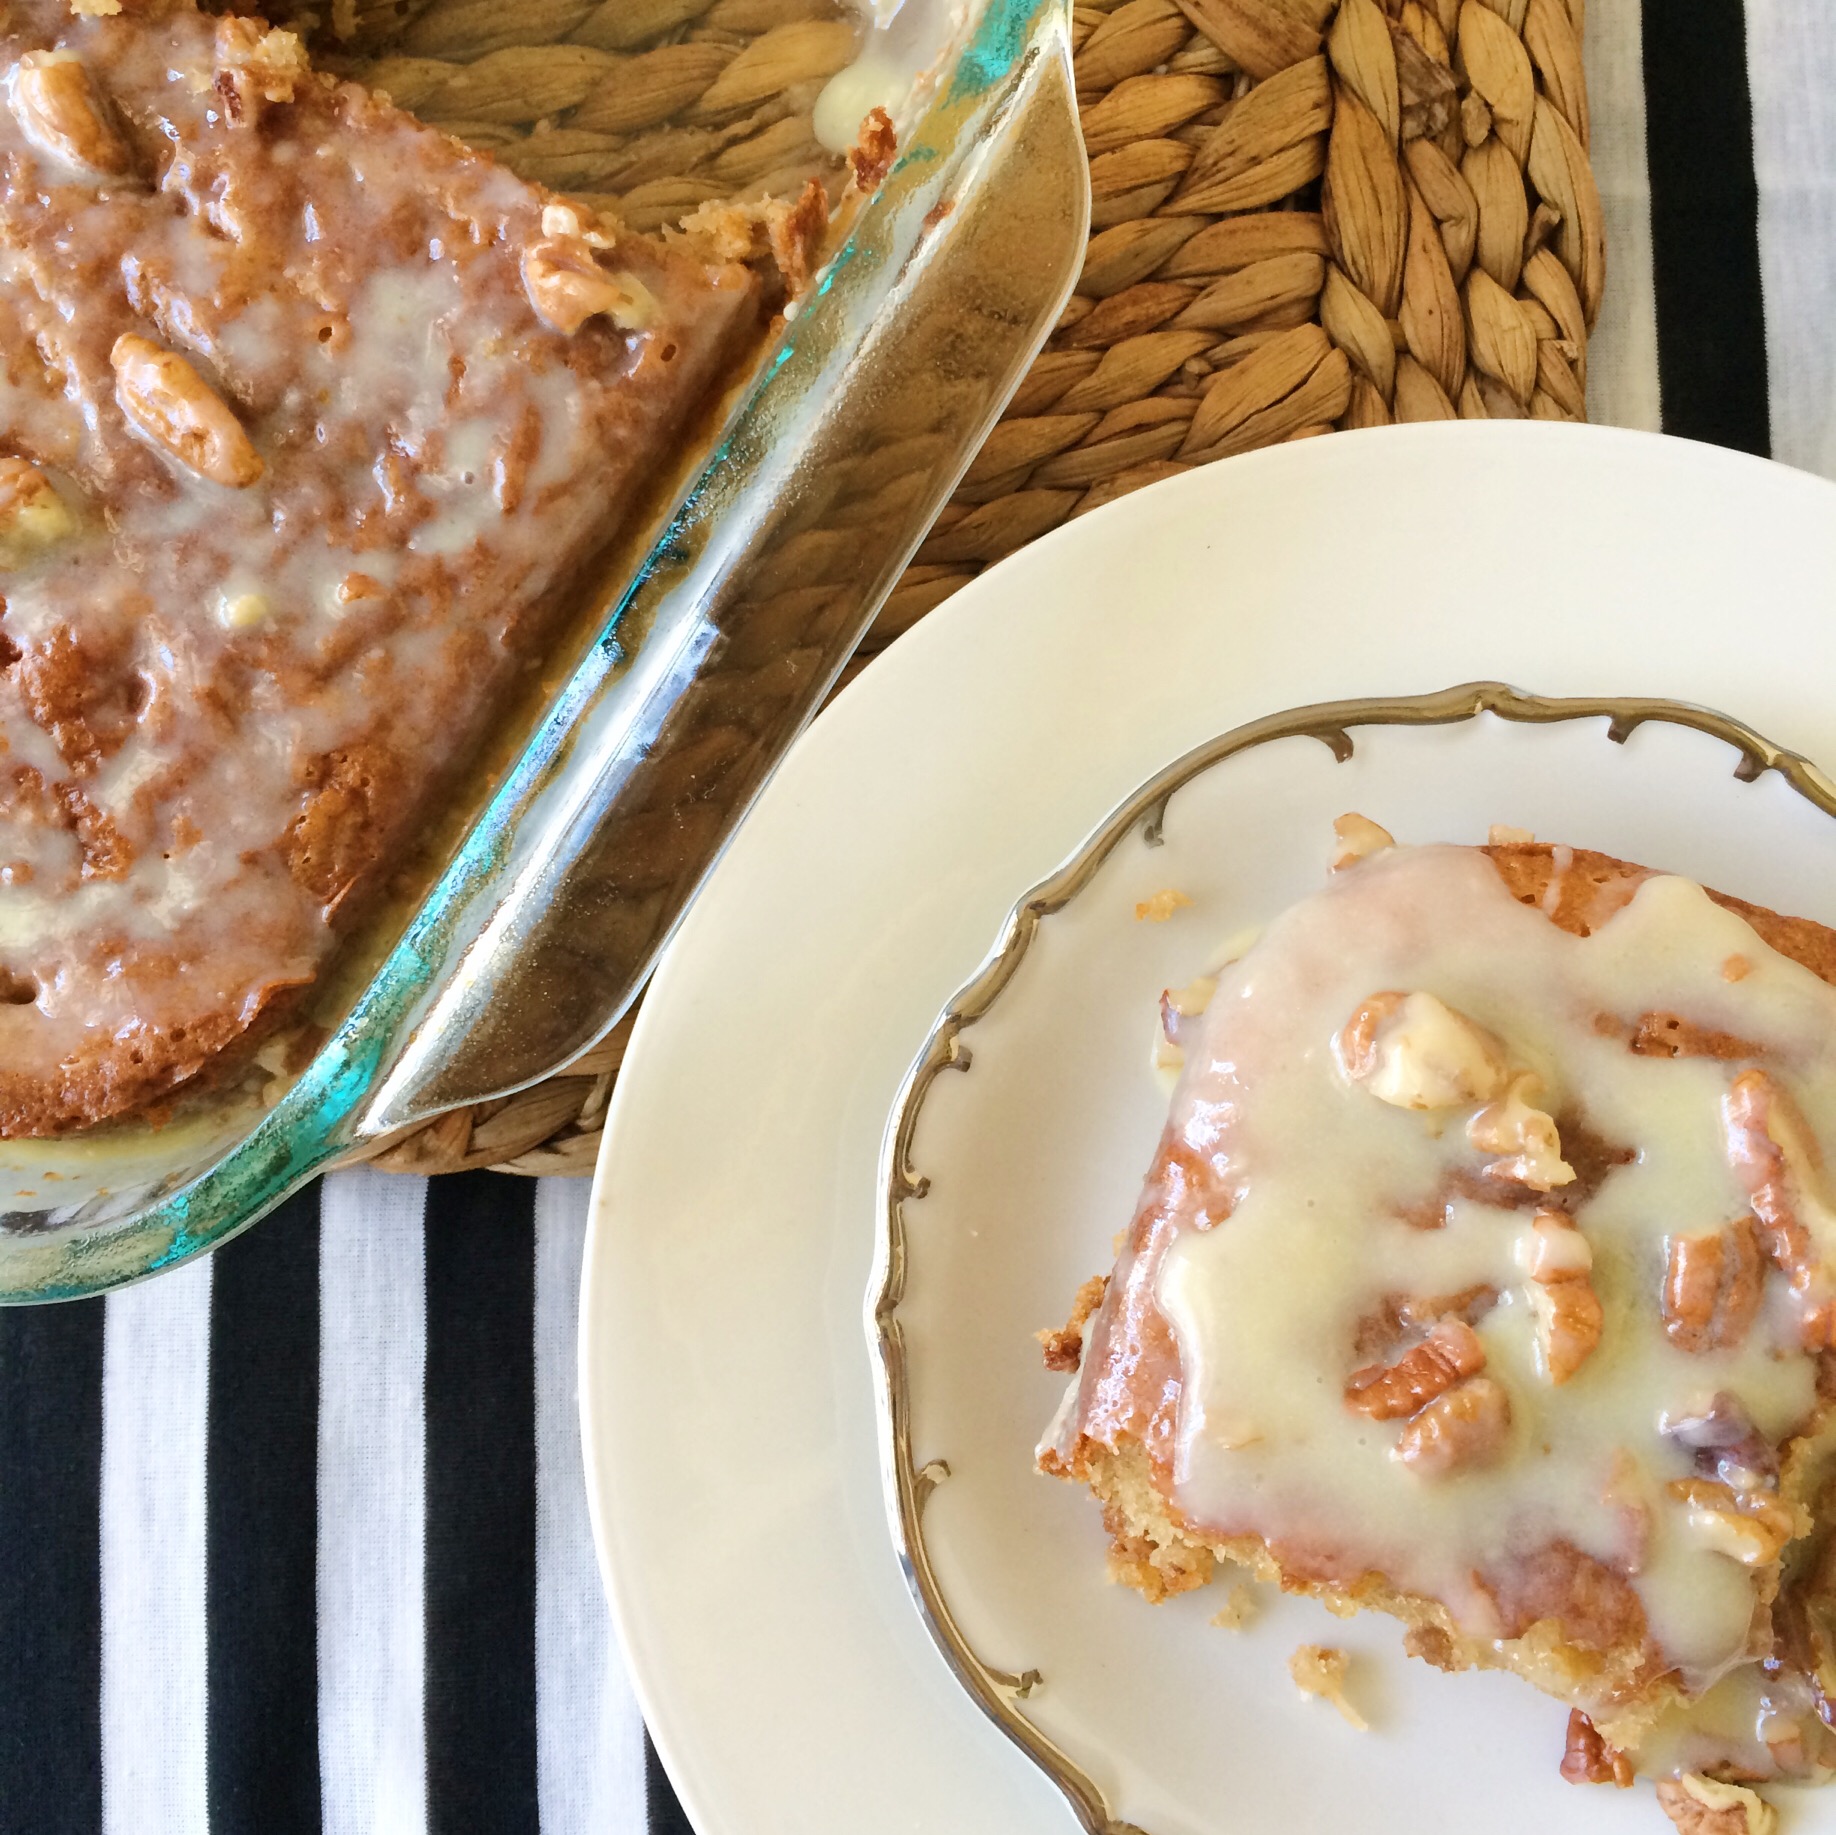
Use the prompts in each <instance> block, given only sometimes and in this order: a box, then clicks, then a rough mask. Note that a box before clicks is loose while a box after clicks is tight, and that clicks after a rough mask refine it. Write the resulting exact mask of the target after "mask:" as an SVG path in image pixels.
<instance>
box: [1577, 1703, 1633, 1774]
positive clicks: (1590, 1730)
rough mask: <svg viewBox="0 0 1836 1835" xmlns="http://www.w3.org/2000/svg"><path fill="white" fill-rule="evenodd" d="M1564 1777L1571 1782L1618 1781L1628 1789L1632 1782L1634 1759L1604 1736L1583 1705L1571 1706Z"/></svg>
mask: <svg viewBox="0 0 1836 1835" xmlns="http://www.w3.org/2000/svg"><path fill="white" fill-rule="evenodd" d="M1562 1776H1563V1777H1565V1778H1566V1779H1567V1780H1568V1781H1569V1783H1571V1784H1616V1785H1618V1786H1619V1788H1620V1789H1621V1790H1628V1789H1630V1788H1631V1784H1632V1761H1631V1760H1630V1759H1629V1758H1627V1757H1626V1755H1625V1754H1624V1753H1623V1752H1621V1751H1620V1750H1619V1748H1618V1747H1617V1746H1609V1745H1608V1744H1607V1743H1606V1741H1605V1740H1603V1739H1602V1738H1601V1737H1600V1729H1599V1728H1598V1727H1596V1726H1595V1725H1594V1723H1593V1722H1592V1721H1591V1720H1589V1719H1588V1717H1587V1716H1586V1715H1585V1714H1583V1713H1582V1712H1581V1710H1580V1709H1579V1708H1570V1709H1569V1710H1568V1744H1567V1748H1566V1750H1565V1751H1564V1752H1563V1754H1562Z"/></svg>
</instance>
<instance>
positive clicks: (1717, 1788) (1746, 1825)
mask: <svg viewBox="0 0 1836 1835" xmlns="http://www.w3.org/2000/svg"><path fill="white" fill-rule="evenodd" d="M1657 1800H1658V1806H1659V1808H1661V1809H1662V1810H1663V1812H1664V1814H1665V1815H1666V1816H1668V1817H1669V1818H1670V1820H1671V1821H1672V1822H1674V1823H1675V1824H1676V1825H1677V1828H1678V1829H1679V1830H1680V1831H1681V1835H1773V1831H1774V1830H1776V1829H1777V1828H1778V1826H1779V1816H1778V1811H1777V1810H1775V1809H1774V1808H1773V1807H1772V1805H1771V1804H1770V1803H1768V1802H1767V1801H1766V1799H1765V1798H1764V1797H1762V1796H1760V1795H1759V1793H1758V1792H1757V1791H1751V1790H1749V1789H1747V1787H1746V1786H1745V1785H1744V1784H1717V1783H1716V1782H1715V1781H1714V1780H1713V1779H1712V1778H1705V1777H1701V1776H1699V1775H1698V1774H1697V1773H1696V1772H1693V1771H1686V1772H1684V1773H1683V1774H1682V1776H1681V1777H1675V1778H1659V1779H1658V1783H1657Z"/></svg>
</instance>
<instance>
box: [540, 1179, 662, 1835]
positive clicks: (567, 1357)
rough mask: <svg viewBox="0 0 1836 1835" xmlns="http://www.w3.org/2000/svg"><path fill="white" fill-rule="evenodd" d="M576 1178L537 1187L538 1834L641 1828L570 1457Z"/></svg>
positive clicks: (618, 1682) (640, 1794)
mask: <svg viewBox="0 0 1836 1835" xmlns="http://www.w3.org/2000/svg"><path fill="white" fill-rule="evenodd" d="M590 1190H591V1185H590V1183H589V1181H587V1180H585V1179H544V1180H542V1182H541V1184H540V1185H539V1186H538V1187H537V1190H536V1213H535V1225H536V1289H535V1292H536V1302H535V1311H536V1316H535V1333H536V1339H535V1351H536V1369H535V1382H536V1763H537V1774H536V1775H537V1788H538V1792H539V1801H540V1807H541V1821H542V1835H635V1832H636V1831H638V1830H641V1829H642V1828H643V1827H644V1722H643V1719H642V1717H641V1716H640V1715H639V1712H638V1707H637V1702H636V1701H635V1700H634V1699H633V1697H632V1693H631V1684H630V1681H629V1679H628V1678H627V1676H626V1673H625V1663H624V1658H623V1655H622V1654H621V1652H620V1650H619V1648H618V1643H617V1640H616V1639H615V1638H614V1637H613V1634H612V1623H611V1614H610V1613H609V1611H608V1610H607V1607H606V1600H605V1594H604V1593H603V1592H602V1591H601V1589H600V1583H599V1569H598V1565H597V1563H596V1561H595V1559H594V1554H593V1533H592V1528H591V1525H590V1524H589V1522H588V1519H587V1500H586V1480H585V1476H584V1469H583V1466H582V1462H581V1453H580V1411H579V1407H578V1401H577V1381H576V1368H577V1358H576V1355H575V1351H576V1339H577V1332H578V1322H579V1314H580V1260H581V1254H582V1250H583V1248H584V1245H585V1242H586V1215H587V1196H588V1193H589V1191H590Z"/></svg>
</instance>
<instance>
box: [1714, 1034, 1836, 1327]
mask: <svg viewBox="0 0 1836 1835" xmlns="http://www.w3.org/2000/svg"><path fill="white" fill-rule="evenodd" d="M1721 1119H1722V1127H1723V1130H1724V1133H1725V1135H1726V1139H1727V1149H1728V1161H1729V1164H1730V1165H1731V1166H1732V1167H1733V1169H1734V1176H1735V1177H1736V1178H1737V1179H1738V1180H1739V1181H1740V1183H1741V1185H1742V1186H1743V1187H1744V1189H1745V1190H1746V1193H1747V1196H1748V1198H1749V1200H1750V1201H1751V1202H1752V1205H1753V1215H1754V1217H1755V1218H1756V1219H1757V1220H1758V1223H1759V1238H1760V1247H1761V1248H1762V1249H1764V1250H1765V1252H1766V1256H1767V1258H1768V1259H1769V1260H1770V1261H1771V1262H1772V1264H1773V1266H1774V1267H1776V1268H1777V1269H1778V1270H1779V1272H1780V1273H1781V1274H1783V1275H1784V1276H1785V1278H1786V1279H1787V1280H1788V1281H1789V1282H1790V1284H1791V1291H1792V1293H1793V1294H1794V1295H1795V1296H1796V1298H1797V1301H1798V1311H1799V1336H1800V1338H1801V1340H1802V1343H1803V1345H1804V1348H1805V1349H1806V1350H1807V1351H1822V1350H1829V1349H1832V1348H1836V1283H1832V1281H1831V1278H1830V1272H1829V1270H1828V1268H1827V1267H1826V1266H1825V1264H1824V1259H1823V1244H1824V1243H1826V1242H1829V1241H1830V1240H1832V1237H1833V1236H1836V1216H1832V1214H1831V1211H1830V1206H1829V1204H1828V1202H1827V1200H1826V1199H1825V1197H1824V1193H1823V1181H1822V1162H1821V1156H1820V1155H1819V1154H1818V1151H1817V1143H1816V1141H1815V1140H1814V1139H1813V1137H1812V1135H1811V1133H1810V1130H1809V1129H1808V1128H1807V1127H1806V1126H1805V1123H1804V1118H1803V1117H1802V1116H1801V1115H1800V1114H1799V1113H1798V1110H1797V1105H1796V1104H1795V1103H1794V1102H1793V1101H1792V1100H1791V1098H1790V1096H1788V1095H1787V1094H1786V1092H1785V1091H1784V1090H1783V1089H1782V1088H1781V1087H1780V1086H1779V1084H1778V1083H1776V1082H1775V1081H1774V1080H1773V1079H1772V1078H1771V1077H1770V1076H1768V1075H1767V1073H1766V1072H1765V1071H1763V1070H1744V1071H1742V1072H1741V1073H1740V1075H1739V1076H1738V1077H1736V1078H1735V1079H1734V1082H1733V1084H1732V1085H1731V1086H1730V1088H1729V1090H1728V1093H1727V1094H1726V1095H1725V1096H1724V1097H1723V1098H1722V1099H1721Z"/></svg>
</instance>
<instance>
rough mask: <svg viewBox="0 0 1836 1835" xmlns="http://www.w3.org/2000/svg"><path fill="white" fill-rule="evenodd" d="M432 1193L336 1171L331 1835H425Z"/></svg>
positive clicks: (329, 1611)
mask: <svg viewBox="0 0 1836 1835" xmlns="http://www.w3.org/2000/svg"><path fill="white" fill-rule="evenodd" d="M426 1183H427V1182H426V1180H424V1179H417V1178H404V1177H399V1176H395V1175H391V1174H387V1173H380V1172H341V1173H334V1174H332V1175H331V1177H329V1178H328V1179H327V1180H326V1181H325V1189H324V1196H323V1200H322V1203H321V1207H320V1221H319V1303H320V1326H319V1550H318V1587H319V1769H320V1777H321V1781H322V1791H323V1804H324V1835H418V1831H421V1830H424V1829H425V1828H426V1827H427V1745H426V1735H425V1730H424V1726H423V1720H422V1706H423V1679H424V1674H425V1663H424V1660H423V1656H424V1651H423V1640H424V1636H425V1623H424V1609H423V1601H424V1599H425V1581H424V1574H423V1560H424V1554H423V1550H424V1546H425V1531H426V1511H425V1496H424V1491H423V1476H424V1473H425V1470H426V1435H425V1431H424V1428H425V1408H424V1403H423V1397H424V1378H425V1374H426V1365H427V1308H426V1304H425V1294H426V1239H425V1236H424V1234H423V1230H422V1209H423V1206H424V1202H425V1193H426Z"/></svg>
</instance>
